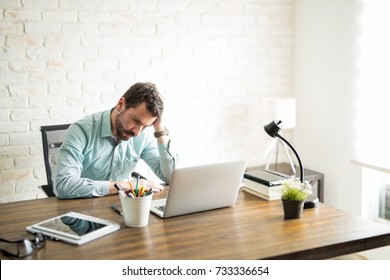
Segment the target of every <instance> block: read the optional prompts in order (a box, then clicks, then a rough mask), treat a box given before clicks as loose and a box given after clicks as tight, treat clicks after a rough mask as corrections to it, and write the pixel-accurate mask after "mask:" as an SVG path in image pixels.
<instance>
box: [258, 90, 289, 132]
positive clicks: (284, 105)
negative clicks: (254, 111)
mask: <svg viewBox="0 0 390 280" xmlns="http://www.w3.org/2000/svg"><path fill="white" fill-rule="evenodd" d="M295 103H296V102H295V98H293V97H273V98H265V99H264V119H265V120H267V121H268V120H281V121H282V122H283V129H289V128H294V127H295V119H296V116H295Z"/></svg>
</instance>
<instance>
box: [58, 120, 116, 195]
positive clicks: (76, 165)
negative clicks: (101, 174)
mask: <svg viewBox="0 0 390 280" xmlns="http://www.w3.org/2000/svg"><path fill="white" fill-rule="evenodd" d="M86 142H87V137H86V135H85V133H84V131H83V129H82V128H81V127H80V126H78V125H72V126H70V127H69V129H68V133H67V136H66V138H65V141H64V143H63V144H62V147H61V149H60V151H59V154H58V164H57V173H56V177H55V182H54V185H55V192H56V194H57V196H58V197H59V198H62V199H68V198H80V197H95V196H104V195H108V194H109V182H108V181H99V180H92V179H89V178H82V177H81V173H82V171H83V161H84V155H83V149H84V147H85V143H86Z"/></svg>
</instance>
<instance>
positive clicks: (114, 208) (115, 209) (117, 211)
mask: <svg viewBox="0 0 390 280" xmlns="http://www.w3.org/2000/svg"><path fill="white" fill-rule="evenodd" d="M111 209H112V210H114V211H115V212H116V213H118V215H121V216H123V213H122V212H121V211H119V209H118V208H116V206H115V205H114V204H112V205H111Z"/></svg>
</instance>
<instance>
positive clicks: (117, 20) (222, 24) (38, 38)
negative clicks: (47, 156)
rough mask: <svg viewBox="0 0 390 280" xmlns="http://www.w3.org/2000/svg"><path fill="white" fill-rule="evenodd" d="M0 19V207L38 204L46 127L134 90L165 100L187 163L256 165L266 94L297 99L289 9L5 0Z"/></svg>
mask: <svg viewBox="0 0 390 280" xmlns="http://www.w3.org/2000/svg"><path fill="white" fill-rule="evenodd" d="M0 10H1V13H0V18H1V22H0V110H1V111H0V161H1V162H0V202H7V201H14V200H21V199H32V198H37V197H42V193H41V192H40V190H39V188H38V185H41V184H44V183H45V181H46V178H45V169H44V165H43V156H42V148H41V139H40V131H39V127H40V126H41V125H49V124H60V123H67V122H73V121H76V120H77V119H79V118H82V117H83V116H85V115H87V114H90V113H93V112H95V111H100V110H105V109H108V108H110V107H111V106H113V105H114V104H115V103H116V101H117V100H118V99H119V97H120V96H121V95H122V94H123V92H124V91H125V90H126V89H127V88H128V87H129V86H130V85H132V84H133V83H135V82H137V81H151V82H154V83H156V84H157V86H158V88H159V90H160V92H161V93H162V94H163V95H164V96H165V98H166V100H167V102H168V108H167V116H166V117H167V122H168V125H169V128H170V130H171V134H172V138H173V140H174V142H175V144H176V145H177V149H178V151H179V153H180V156H181V162H182V163H183V164H195V163H201V162H208V161H220V160H225V159H233V158H247V159H248V163H249V164H250V165H253V164H259V163H262V162H263V160H262V159H261V158H260V155H259V154H258V152H259V151H258V150H261V146H262V143H264V141H266V140H263V138H261V137H260V138H259V137H257V135H260V134H261V132H260V131H261V126H262V125H263V123H264V122H267V121H268V120H263V119H262V106H263V105H262V97H265V96H289V95H292V84H291V80H292V77H291V75H292V73H291V71H292V44H293V34H292V24H293V22H292V13H293V1H292V0H240V1H237V0H208V1H206V0H203V1H199V0H198V1H195V0H194V1H192V0H166V1H164V0H142V1H141V0H137V1H133V0H116V1H106V0H99V1H96V0H94V1H92V0H0ZM265 138H266V137H265ZM265 138H264V139H265ZM259 147H260V148H259Z"/></svg>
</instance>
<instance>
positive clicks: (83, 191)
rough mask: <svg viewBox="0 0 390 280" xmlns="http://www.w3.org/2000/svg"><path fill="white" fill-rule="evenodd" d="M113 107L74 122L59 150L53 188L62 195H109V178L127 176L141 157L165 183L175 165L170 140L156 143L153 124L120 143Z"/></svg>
mask: <svg viewBox="0 0 390 280" xmlns="http://www.w3.org/2000/svg"><path fill="white" fill-rule="evenodd" d="M110 115H111V110H108V111H104V112H100V113H95V114H92V115H90V116H87V117H85V118H84V119H82V120H80V121H77V122H75V123H73V124H72V125H71V126H70V127H69V128H68V131H67V134H66V137H65V140H64V142H63V144H62V146H61V148H60V150H59V154H58V164H57V173H56V176H55V180H54V186H55V187H54V191H55V193H56V194H57V196H58V197H59V198H65V199H66V198H77V197H96V196H105V195H109V181H110V180H111V181H121V180H125V181H126V180H127V178H128V176H129V175H130V174H131V172H132V171H133V170H134V168H135V166H136V164H137V162H138V160H139V159H143V160H144V161H145V163H146V164H147V165H148V166H149V167H150V168H151V169H152V170H153V172H154V173H155V174H156V175H157V176H158V177H159V178H160V179H161V180H162V181H164V182H165V183H169V181H170V178H171V175H172V171H173V169H174V168H175V162H176V157H177V156H176V155H175V156H172V155H171V153H170V151H169V146H170V142H169V143H168V144H160V143H157V140H156V138H155V137H154V135H153V132H154V131H153V129H152V128H146V129H145V130H144V131H143V132H142V133H141V134H140V135H138V136H137V137H132V138H130V139H129V140H128V141H120V142H119V143H117V141H116V139H115V137H114V135H113V134H112V131H111V119H110Z"/></svg>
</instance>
